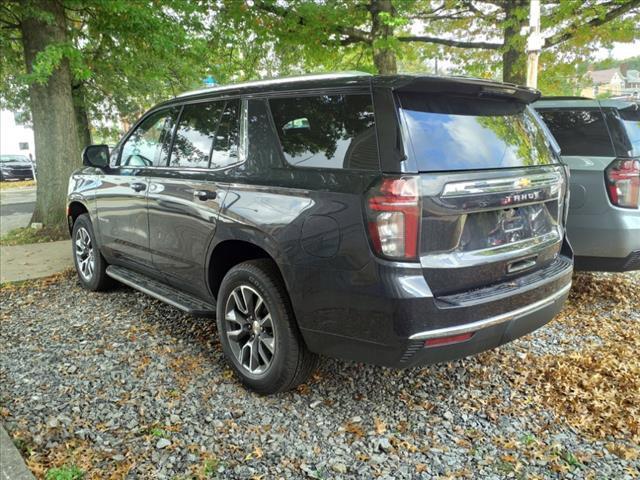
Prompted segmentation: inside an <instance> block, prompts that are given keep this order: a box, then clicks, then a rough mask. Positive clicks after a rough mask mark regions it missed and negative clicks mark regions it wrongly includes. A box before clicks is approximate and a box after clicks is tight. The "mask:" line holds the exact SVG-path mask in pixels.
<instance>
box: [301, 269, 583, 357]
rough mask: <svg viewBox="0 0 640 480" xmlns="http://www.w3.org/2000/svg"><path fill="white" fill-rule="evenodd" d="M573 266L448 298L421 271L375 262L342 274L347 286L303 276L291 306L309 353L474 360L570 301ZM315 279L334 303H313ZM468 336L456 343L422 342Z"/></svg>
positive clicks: (333, 279) (339, 279)
mask: <svg viewBox="0 0 640 480" xmlns="http://www.w3.org/2000/svg"><path fill="white" fill-rule="evenodd" d="M572 266H573V265H572V261H571V258H570V257H563V256H560V258H558V260H557V262H555V266H554V265H550V266H549V267H548V269H545V270H540V271H537V272H534V273H533V274H530V275H525V276H522V277H519V278H517V279H514V280H512V281H511V282H507V283H505V284H500V285H494V286H489V287H486V288H485V289H480V290H476V291H473V292H465V293H461V294H455V295H450V296H448V297H435V296H433V294H432V293H431V291H430V290H429V288H428V286H427V284H426V281H425V279H424V277H423V276H422V274H421V273H420V274H419V275H416V271H415V270H411V269H403V268H401V267H399V266H392V265H380V264H377V268H375V270H374V272H369V273H367V272H366V271H361V272H357V273H356V274H355V277H356V278H354V276H353V275H347V276H345V277H344V280H347V278H348V277H350V279H349V281H348V282H346V281H343V278H342V275H343V274H336V272H333V275H331V276H327V278H326V279H324V278H322V277H323V273H319V272H317V271H316V272H315V275H314V277H313V278H311V277H307V278H306V279H305V280H302V279H301V281H306V282H308V283H307V286H308V288H307V289H305V290H306V292H305V295H304V298H299V297H298V296H297V295H296V294H295V293H292V302H293V305H294V310H295V312H296V317H297V319H298V323H299V326H300V329H301V332H302V334H303V337H304V339H305V342H306V343H307V346H308V348H309V349H310V350H311V351H314V352H316V353H320V354H324V355H329V356H333V357H339V358H344V359H348V360H355V361H361V362H365V363H372V364H377V365H383V366H389V367H396V368H405V367H411V366H415V365H420V364H428V363H434V362H441V361H448V360H453V359H456V358H462V357H466V356H468V355H473V354H476V353H479V352H482V351H484V350H488V349H491V348H495V347H497V346H499V345H502V344H503V343H506V342H509V341H511V340H513V339H515V338H518V337H520V336H522V335H525V334H527V333H529V332H531V331H533V330H535V329H536V328H539V327H541V326H542V325H544V324H546V323H548V322H549V321H550V320H551V319H552V318H553V317H554V316H555V315H556V314H557V313H558V312H559V311H560V309H561V308H562V305H563V303H564V301H565V300H566V298H567V296H568V293H569V288H570V285H571V275H572V271H573V268H572ZM365 270H366V269H365ZM418 271H420V270H418ZM373 273H375V275H373ZM376 278H377V283H376V284H375V285H374V284H373V282H374V280H375V279H376ZM316 282H321V283H322V287H320V286H319V285H318V287H319V288H318V289H317V290H318V291H322V292H323V296H324V295H328V296H330V300H329V299H327V300H322V299H316V298H315V296H314V295H313V293H312V292H313V291H315V290H316V288H313V287H312V286H310V285H309V284H310V283H313V284H316ZM369 282H372V283H371V284H369ZM321 289H324V290H321ZM325 302H326V303H325ZM314 305H318V307H320V306H321V305H322V307H321V308H314ZM468 333H471V334H472V336H471V338H469V339H467V340H465V341H462V342H459V343H450V344H446V345H434V346H426V345H425V340H428V339H438V338H439V339H442V338H443V337H450V336H455V335H460V334H468ZM430 343H431V342H430Z"/></svg>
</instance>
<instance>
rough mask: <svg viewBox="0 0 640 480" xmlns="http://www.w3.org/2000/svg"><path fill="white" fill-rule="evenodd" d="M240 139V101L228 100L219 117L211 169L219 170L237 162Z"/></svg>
mask: <svg viewBox="0 0 640 480" xmlns="http://www.w3.org/2000/svg"><path fill="white" fill-rule="evenodd" d="M239 138H240V100H239V99H235V100H228V101H227V102H226V104H225V107H224V111H223V112H222V116H221V117H220V125H219V126H218V129H217V132H216V135H215V142H214V144H213V152H212V156H211V168H221V167H226V166H227V165H232V164H234V163H237V162H238V140H239Z"/></svg>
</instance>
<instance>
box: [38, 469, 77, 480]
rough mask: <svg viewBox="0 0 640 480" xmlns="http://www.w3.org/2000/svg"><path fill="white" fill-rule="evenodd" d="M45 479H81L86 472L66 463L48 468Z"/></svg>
mask: <svg viewBox="0 0 640 480" xmlns="http://www.w3.org/2000/svg"><path fill="white" fill-rule="evenodd" d="M44 478H45V480H81V479H82V478H84V472H83V471H82V470H80V469H79V468H78V467H76V466H75V465H69V466H67V465H65V466H64V467H59V468H52V469H50V470H47V473H46V475H45V476H44Z"/></svg>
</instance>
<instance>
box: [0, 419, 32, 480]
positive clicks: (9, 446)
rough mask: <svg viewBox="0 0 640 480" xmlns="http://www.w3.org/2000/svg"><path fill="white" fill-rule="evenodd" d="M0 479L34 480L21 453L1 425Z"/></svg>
mask: <svg viewBox="0 0 640 480" xmlns="http://www.w3.org/2000/svg"><path fill="white" fill-rule="evenodd" d="M0 479H1V480H34V476H33V475H32V474H31V472H30V471H29V470H28V469H27V466H26V465H25V464H24V460H23V459H22V457H21V456H20V452H18V449H17V448H16V447H15V445H14V444H13V441H12V440H11V438H10V437H9V435H8V434H7V432H5V430H4V428H3V427H2V425H0Z"/></svg>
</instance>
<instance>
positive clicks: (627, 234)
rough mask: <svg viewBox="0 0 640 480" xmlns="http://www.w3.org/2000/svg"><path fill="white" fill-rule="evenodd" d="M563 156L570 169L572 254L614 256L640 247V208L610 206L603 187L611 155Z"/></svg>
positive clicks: (568, 232)
mask: <svg viewBox="0 0 640 480" xmlns="http://www.w3.org/2000/svg"><path fill="white" fill-rule="evenodd" d="M562 159H563V161H564V162H565V163H566V164H567V165H568V166H569V169H570V171H571V179H570V192H571V198H570V201H569V217H568V219H567V234H568V236H569V240H570V241H571V245H572V247H573V250H574V253H575V255H576V256H588V257H616V258H617V257H626V256H627V255H629V253H630V252H631V251H634V250H638V249H640V211H639V210H632V209H628V208H619V207H615V206H613V205H612V204H611V202H610V201H609V196H608V194H607V190H606V187H605V181H604V179H605V169H606V168H607V166H608V165H609V164H610V163H611V162H612V161H613V160H614V157H587V156H563V157H562Z"/></svg>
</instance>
